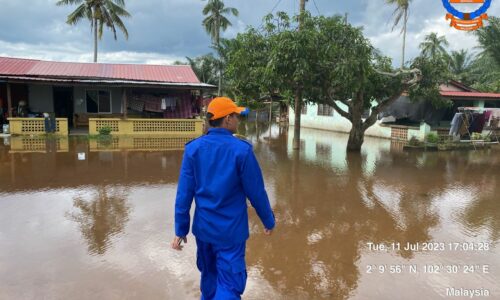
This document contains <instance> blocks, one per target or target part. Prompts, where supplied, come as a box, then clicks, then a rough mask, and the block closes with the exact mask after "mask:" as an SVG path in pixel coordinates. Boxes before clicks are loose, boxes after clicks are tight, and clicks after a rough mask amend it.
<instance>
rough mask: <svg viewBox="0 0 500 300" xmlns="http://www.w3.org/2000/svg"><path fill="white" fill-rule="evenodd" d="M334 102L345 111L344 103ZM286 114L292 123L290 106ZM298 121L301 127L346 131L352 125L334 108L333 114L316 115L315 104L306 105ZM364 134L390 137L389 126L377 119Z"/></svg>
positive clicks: (293, 116)
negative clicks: (305, 109)
mask: <svg viewBox="0 0 500 300" xmlns="http://www.w3.org/2000/svg"><path fill="white" fill-rule="evenodd" d="M336 103H337V105H338V106H339V107H340V108H341V109H343V110H345V111H347V106H346V105H345V104H343V103H341V102H336ZM288 116H289V124H290V125H293V124H294V121H295V113H294V110H293V108H292V107H290V110H289V112H288ZM300 122H301V127H305V128H315V129H322V130H330V131H337V132H347V133H348V132H350V131H351V127H352V125H351V122H350V121H349V120H348V119H346V118H344V117H342V116H341V115H340V114H339V113H338V112H337V111H335V110H334V111H333V116H318V105H317V104H308V105H307V114H305V115H302V116H301V119H300ZM365 135H367V136H375V137H382V138H388V139H390V138H391V128H390V127H389V126H385V125H381V123H380V122H378V121H377V122H376V123H375V124H374V125H373V126H371V127H370V128H368V129H367V130H366V132H365Z"/></svg>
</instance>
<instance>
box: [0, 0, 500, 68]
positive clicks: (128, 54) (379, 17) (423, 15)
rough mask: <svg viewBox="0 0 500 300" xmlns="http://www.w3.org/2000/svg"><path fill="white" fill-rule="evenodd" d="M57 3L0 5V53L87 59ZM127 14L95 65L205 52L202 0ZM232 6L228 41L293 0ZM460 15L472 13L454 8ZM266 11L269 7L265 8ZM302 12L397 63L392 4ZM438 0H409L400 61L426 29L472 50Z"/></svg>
mask: <svg viewBox="0 0 500 300" xmlns="http://www.w3.org/2000/svg"><path fill="white" fill-rule="evenodd" d="M56 2H57V0H0V13H1V14H0V15H1V17H0V28H1V30H0V56H8V57H19V58H34V59H42V60H55V61H72V62H92V59H93V37H92V32H91V30H90V23H89V22H88V21H87V20H82V21H81V22H80V23H78V24H77V25H76V26H70V25H68V24H66V23H65V21H66V18H67V15H68V14H70V13H71V12H72V11H73V10H74V9H75V8H76V6H56V5H55V3H56ZM125 2H126V9H127V10H128V11H129V12H130V13H131V15H132V17H131V18H128V19H125V25H126V27H127V29H128V32H129V39H128V40H125V38H124V36H123V34H121V32H118V40H117V41H115V40H114V39H113V36H112V34H111V32H110V31H105V32H104V35H103V39H102V40H101V41H100V44H99V59H98V60H99V62H106V63H140V64H171V63H173V62H174V61H176V60H186V59H185V57H186V56H188V57H196V56H199V55H204V54H207V53H209V52H211V51H212V50H211V48H210V43H211V42H210V37H209V36H208V35H207V33H206V32H205V29H204V28H203V26H202V24H201V23H202V20H203V18H204V16H203V14H202V10H203V7H204V6H205V5H206V0H205V1H203V0H125ZM224 2H225V4H226V6H228V7H234V8H237V9H238V10H239V12H240V14H239V16H238V17H233V16H231V17H230V18H229V19H230V21H231V22H232V24H233V26H232V27H230V28H228V30H227V31H225V32H223V34H222V36H223V37H224V38H233V37H235V36H236V35H237V34H238V33H239V32H243V31H245V29H246V28H248V27H249V26H253V27H259V26H260V25H261V24H262V17H263V16H265V15H266V14H268V13H270V12H276V11H285V12H288V13H289V14H294V13H297V12H298V6H299V0H225V1H224ZM455 7H456V8H457V9H459V10H461V11H464V12H466V11H468V10H471V9H475V8H477V6H474V7H471V6H470V5H463V4H456V5H455ZM273 9H274V10H273ZM306 9H307V10H309V11H310V12H311V14H313V15H318V14H321V15H325V16H333V15H335V14H341V15H345V14H346V13H347V14H348V21H349V22H350V23H352V24H353V25H355V26H360V27H363V28H364V29H363V31H364V34H365V36H366V37H368V38H369V39H370V41H371V42H372V44H373V45H374V46H375V47H376V48H378V49H380V50H381V51H382V53H384V54H385V55H386V56H389V57H391V58H392V59H393V63H394V64H395V65H399V64H400V60H401V45H402V37H401V35H400V27H398V28H396V29H394V30H393V31H392V30H391V29H392V13H393V11H394V6H390V5H387V4H385V0H309V1H308V2H307V4H306ZM445 15H446V11H445V9H444V7H443V5H442V1H441V0H413V1H412V2H411V6H410V17H409V22H408V36H407V45H406V47H407V54H406V56H407V58H409V59H411V58H413V57H415V56H416V55H418V53H419V48H418V45H419V44H420V43H421V42H422V41H423V40H424V37H425V36H426V35H427V34H429V33H430V32H436V33H438V34H439V35H444V36H445V37H446V38H447V40H448V42H449V43H450V45H449V47H448V48H449V50H450V51H451V50H460V49H468V50H470V51H477V46H478V44H477V40H476V38H475V36H474V35H473V34H471V33H467V32H464V31H459V30H456V29H454V28H451V27H450V26H449V21H446V20H445ZM488 15H490V16H500V0H493V1H492V4H491V7H490V9H489V10H488Z"/></svg>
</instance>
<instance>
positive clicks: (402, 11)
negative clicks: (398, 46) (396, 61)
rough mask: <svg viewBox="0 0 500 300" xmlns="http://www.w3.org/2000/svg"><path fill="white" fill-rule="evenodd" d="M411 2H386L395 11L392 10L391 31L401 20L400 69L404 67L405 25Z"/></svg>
mask: <svg viewBox="0 0 500 300" xmlns="http://www.w3.org/2000/svg"><path fill="white" fill-rule="evenodd" d="M410 2H411V0H386V3H387V4H395V5H396V9H394V13H393V16H394V23H393V25H392V30H394V28H395V27H396V26H397V25H398V24H399V22H400V21H401V20H403V29H402V30H401V33H402V34H403V51H402V55H401V69H403V67H404V65H405V46H406V25H407V24H408V10H409V9H410Z"/></svg>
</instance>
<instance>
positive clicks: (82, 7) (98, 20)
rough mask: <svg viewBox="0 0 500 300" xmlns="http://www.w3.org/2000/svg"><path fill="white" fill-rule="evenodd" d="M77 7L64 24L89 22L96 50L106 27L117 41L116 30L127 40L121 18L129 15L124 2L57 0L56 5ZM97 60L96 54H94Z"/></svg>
mask: <svg viewBox="0 0 500 300" xmlns="http://www.w3.org/2000/svg"><path fill="white" fill-rule="evenodd" d="M74 4H77V5H78V4H79V5H78V7H77V8H76V9H75V10H74V11H73V12H72V13H71V14H69V15H68V18H67V20H66V23H67V24H69V25H76V24H77V23H78V22H80V21H81V20H83V19H87V20H88V21H89V22H90V27H91V29H93V30H95V31H94V33H95V36H94V38H95V43H96V46H95V47H96V49H97V38H98V37H99V39H101V38H102V33H103V28H104V27H106V28H108V29H109V30H111V32H112V33H113V37H114V39H115V40H116V39H117V35H116V32H117V29H120V31H122V33H123V35H124V36H125V38H126V39H128V30H127V28H126V27H125V24H124V23H123V19H122V18H128V17H130V16H131V15H130V13H129V12H128V11H126V10H125V0H59V1H57V2H56V5H58V6H61V5H74ZM94 57H95V60H97V52H95V53H94Z"/></svg>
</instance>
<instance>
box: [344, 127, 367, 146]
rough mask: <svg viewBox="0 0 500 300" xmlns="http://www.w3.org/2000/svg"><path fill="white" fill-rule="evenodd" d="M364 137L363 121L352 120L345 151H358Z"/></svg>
mask: <svg viewBox="0 0 500 300" xmlns="http://www.w3.org/2000/svg"><path fill="white" fill-rule="evenodd" d="M364 139H365V131H364V130H363V123H362V122H355V123H354V122H353V124H352V128H351V132H349V140H348V142H347V151H352V152H354V151H356V152H360V151H361V146H362V145H363V142H364Z"/></svg>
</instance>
